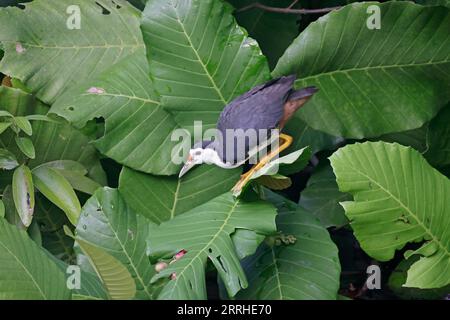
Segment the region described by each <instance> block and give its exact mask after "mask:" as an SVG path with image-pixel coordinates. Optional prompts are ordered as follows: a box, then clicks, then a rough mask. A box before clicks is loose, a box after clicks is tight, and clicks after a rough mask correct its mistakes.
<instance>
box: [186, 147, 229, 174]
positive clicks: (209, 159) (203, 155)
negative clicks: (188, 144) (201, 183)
mask: <svg viewBox="0 0 450 320" xmlns="http://www.w3.org/2000/svg"><path fill="white" fill-rule="evenodd" d="M202 163H206V164H215V165H219V166H221V164H222V161H221V159H220V157H219V155H218V154H217V152H216V151H215V150H213V149H210V148H206V149H202V148H195V149H191V150H189V156H188V158H187V160H186V163H185V164H184V167H183V168H182V169H181V171H180V174H179V177H181V176H183V175H185V174H186V172H188V171H189V170H190V169H192V168H193V167H194V166H195V165H198V164H202Z"/></svg>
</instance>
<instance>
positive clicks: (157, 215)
mask: <svg viewBox="0 0 450 320" xmlns="http://www.w3.org/2000/svg"><path fill="white" fill-rule="evenodd" d="M240 173H241V171H240V170H239V169H233V170H225V169H221V168H218V167H216V166H213V165H201V166H199V167H198V168H195V169H192V172H189V174H188V175H186V176H185V177H183V178H181V179H178V178H177V177H156V176H152V175H149V174H144V173H140V172H137V171H134V170H131V169H128V168H123V169H122V172H121V174H120V181H119V190H120V193H121V194H122V195H123V197H124V198H125V200H126V201H127V203H128V204H129V205H130V206H131V207H132V208H133V209H134V210H135V211H136V212H137V213H139V214H141V215H143V216H145V217H147V218H148V219H150V220H151V221H153V222H154V223H157V224H159V223H161V222H163V221H167V220H170V219H172V218H174V217H175V216H177V215H179V214H181V213H183V212H186V211H188V210H190V209H192V208H195V207H196V206H199V205H201V204H203V203H205V202H207V201H209V200H211V199H213V198H215V197H217V196H219V195H221V194H223V193H224V192H227V191H229V190H230V189H231V188H232V187H233V185H234V184H235V183H236V181H238V180H239V176H240Z"/></svg>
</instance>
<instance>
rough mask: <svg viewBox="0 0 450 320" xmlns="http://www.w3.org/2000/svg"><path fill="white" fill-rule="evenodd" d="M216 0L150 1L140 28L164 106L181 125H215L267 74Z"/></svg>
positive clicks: (229, 13)
mask: <svg viewBox="0 0 450 320" xmlns="http://www.w3.org/2000/svg"><path fill="white" fill-rule="evenodd" d="M232 11H233V8H232V7H231V6H230V5H229V4H228V3H224V2H223V1H216V0H187V1H186V0H169V1H167V0H150V1H148V2H147V5H146V7H145V10H144V13H143V18H142V23H141V29H142V32H143V36H144V41H145V43H146V44H147V55H148V60H149V64H150V74H151V76H152V78H154V79H155V85H156V89H157V90H158V92H159V93H161V95H162V100H161V102H162V105H163V106H164V108H165V109H166V110H169V111H170V112H171V113H173V114H174V116H175V121H177V122H178V123H179V124H180V125H181V126H183V127H185V128H188V129H192V127H193V125H194V121H202V122H203V123H202V125H203V128H204V129H207V128H211V127H213V126H214V125H215V124H216V122H217V118H218V116H219V114H220V112H221V111H222V109H223V107H224V106H225V105H226V104H227V103H228V102H230V101H231V100H232V99H233V98H235V97H236V96H238V95H239V94H242V93H244V92H246V91H248V90H249V89H251V88H252V87H254V86H255V85H257V84H260V83H262V82H264V81H265V80H267V79H268V78H269V77H270V76H269V71H268V66H267V61H266V59H265V57H264V56H263V55H262V54H261V50H260V49H259V47H258V45H257V43H256V41H255V40H253V39H251V38H249V37H247V34H246V31H245V30H243V29H242V28H240V27H239V26H238V25H237V23H236V21H235V20H234V18H233V15H232Z"/></svg>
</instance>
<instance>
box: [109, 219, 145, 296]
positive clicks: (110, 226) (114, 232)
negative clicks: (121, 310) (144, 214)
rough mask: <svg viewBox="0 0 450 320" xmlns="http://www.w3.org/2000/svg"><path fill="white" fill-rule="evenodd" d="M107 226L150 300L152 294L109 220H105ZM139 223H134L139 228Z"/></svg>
mask: <svg viewBox="0 0 450 320" xmlns="http://www.w3.org/2000/svg"><path fill="white" fill-rule="evenodd" d="M106 221H107V224H108V226H109V228H110V229H111V231H112V232H113V234H114V237H115V238H116V239H117V242H118V243H119V245H120V247H121V248H122V251H123V252H124V254H125V256H126V258H127V259H128V261H129V262H130V263H129V265H130V266H131V267H132V268H133V270H134V272H135V274H136V278H137V279H138V280H139V282H140V283H141V284H142V287H143V288H144V291H145V293H146V294H147V296H148V297H149V298H150V299H151V298H152V294H151V293H150V292H149V291H148V288H147V285H146V284H145V283H144V279H142V278H141V276H140V272H139V271H138V269H137V267H136V266H135V264H134V262H133V260H132V259H131V257H130V256H129V255H128V252H127V250H126V249H125V246H124V244H123V243H122V241H121V240H120V239H119V236H118V235H117V233H116V230H114V228H113V227H112V225H111V223H110V221H109V219H106ZM138 223H139V222H138V221H136V224H137V225H138V226H139V224H138Z"/></svg>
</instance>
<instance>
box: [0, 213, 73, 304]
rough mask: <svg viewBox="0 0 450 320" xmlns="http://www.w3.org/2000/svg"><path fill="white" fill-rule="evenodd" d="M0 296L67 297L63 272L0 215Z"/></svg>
mask: <svg viewBox="0 0 450 320" xmlns="http://www.w3.org/2000/svg"><path fill="white" fill-rule="evenodd" d="M0 265H1V268H0V299H2V300H4V299H32V300H38V299H39V300H41V299H45V300H56V299H69V298H70V292H69V290H68V289H67V287H66V279H65V275H64V273H63V272H62V271H61V270H60V269H59V268H58V267H57V266H56V265H55V264H54V263H53V261H51V260H50V259H49V257H48V256H47V254H46V253H45V252H44V251H43V250H42V249H41V248H39V247H38V246H37V245H36V243H34V242H33V240H31V239H30V238H29V237H28V235H27V234H26V233H25V232H24V231H20V230H19V229H17V228H16V227H15V226H12V225H10V224H9V223H8V222H6V220H5V219H3V218H0Z"/></svg>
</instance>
